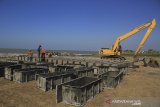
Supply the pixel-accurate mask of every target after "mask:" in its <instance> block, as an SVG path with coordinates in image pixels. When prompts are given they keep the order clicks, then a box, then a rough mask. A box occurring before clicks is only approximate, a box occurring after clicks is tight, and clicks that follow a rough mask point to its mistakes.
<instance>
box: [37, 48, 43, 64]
mask: <svg viewBox="0 0 160 107" xmlns="http://www.w3.org/2000/svg"><path fill="white" fill-rule="evenodd" d="M41 49H42V46H41V45H39V47H38V49H37V51H38V61H39V62H40V56H41Z"/></svg>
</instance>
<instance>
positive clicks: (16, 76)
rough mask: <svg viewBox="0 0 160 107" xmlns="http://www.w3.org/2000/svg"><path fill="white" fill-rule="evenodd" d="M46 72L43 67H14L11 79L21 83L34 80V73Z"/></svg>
mask: <svg viewBox="0 0 160 107" xmlns="http://www.w3.org/2000/svg"><path fill="white" fill-rule="evenodd" d="M41 73H43V74H44V73H48V69H44V68H27V69H15V70H14V72H13V81H16V82H19V83H23V82H28V81H32V80H35V75H36V74H41Z"/></svg>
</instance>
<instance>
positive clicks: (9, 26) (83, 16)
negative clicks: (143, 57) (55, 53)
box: [0, 0, 160, 51]
mask: <svg viewBox="0 0 160 107" xmlns="http://www.w3.org/2000/svg"><path fill="white" fill-rule="evenodd" d="M153 18H155V19H156V21H157V25H156V27H155V29H154V30H153V32H152V33H151V35H150V37H149V38H148V40H147V42H146V43H145V46H144V48H143V50H147V49H156V50H160V0H0V48H24V49H36V48H37V47H38V45H39V44H41V45H42V46H43V47H45V48H46V49H53V50H54V49H56V50H57V49H58V50H89V51H90V50H99V49H100V48H102V47H109V48H110V47H111V46H112V45H113V43H114V42H115V40H116V38H117V37H118V36H120V35H122V34H125V33H127V32H129V31H130V30H132V29H133V28H135V27H137V26H139V25H141V24H143V23H147V22H150V21H151V20H152V19H153ZM146 31H147V29H144V30H143V31H141V32H139V33H137V34H135V35H134V36H132V37H131V38H128V39H126V40H124V41H122V42H121V44H122V47H123V49H132V50H135V49H136V47H137V46H138V44H139V42H140V40H141V39H142V37H143V35H144V34H145V32H146Z"/></svg>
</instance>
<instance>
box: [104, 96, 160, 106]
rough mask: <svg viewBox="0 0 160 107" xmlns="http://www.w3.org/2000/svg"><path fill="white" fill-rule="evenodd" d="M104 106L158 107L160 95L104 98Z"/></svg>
mask: <svg viewBox="0 0 160 107" xmlns="http://www.w3.org/2000/svg"><path fill="white" fill-rule="evenodd" d="M104 107H160V97H140V98H127V97H119V98H106V99H105V101H104Z"/></svg>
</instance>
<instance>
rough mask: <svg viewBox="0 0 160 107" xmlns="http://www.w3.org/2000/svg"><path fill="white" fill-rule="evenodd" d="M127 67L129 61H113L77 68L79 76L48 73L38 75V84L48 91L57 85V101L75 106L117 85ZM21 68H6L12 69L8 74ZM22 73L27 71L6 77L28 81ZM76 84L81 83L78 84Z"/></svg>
mask: <svg viewBox="0 0 160 107" xmlns="http://www.w3.org/2000/svg"><path fill="white" fill-rule="evenodd" d="M127 67H128V63H112V64H110V65H106V66H104V65H103V66H102V65H100V66H94V67H92V68H91V69H88V68H85V69H83V70H78V69H77V71H79V72H74V73H77V74H76V75H78V77H74V76H73V75H71V74H73V72H72V73H67V74H61V75H56V76H55V75H54V76H48V77H49V78H48V77H47V76H46V75H47V74H43V75H39V76H38V79H37V80H38V81H37V86H38V87H39V88H42V90H44V91H47V90H48V89H54V88H55V87H56V93H57V94H56V95H57V98H56V99H57V103H58V102H60V101H64V102H66V103H69V104H72V105H75V106H82V105H84V104H85V103H86V102H87V101H88V100H89V99H90V98H93V97H94V96H95V95H96V94H97V93H99V92H101V91H102V87H104V86H107V87H108V86H111V87H115V86H116V85H117V84H118V83H119V82H120V80H121V79H122V77H123V74H124V73H125V72H126V70H127ZM21 68H22V66H21V67H20V65H15V66H10V67H9V68H6V71H10V72H9V73H6V75H8V74H13V71H14V69H21ZM87 69H88V70H87ZM95 69H97V71H98V69H99V73H98V75H96V77H97V78H94V72H95ZM22 73H23V74H25V72H16V73H14V76H12V78H11V76H10V77H9V76H8V77H7V76H6V77H5V78H8V79H13V78H14V77H15V79H14V80H15V81H20V82H23V81H26V80H25V79H24V78H28V77H27V76H25V75H24V76H22V75H23V74H22ZM41 73H42V72H41ZM43 73H44V72H43ZM36 74H38V73H34V74H33V75H30V73H29V75H30V76H31V77H32V76H35V75H36ZM86 76H87V77H86ZM40 78H41V79H40ZM81 78H83V79H81ZM91 78H93V79H91ZM82 80H84V81H83V82H82V83H83V84H81V81H82ZM76 81H78V82H76ZM76 84H79V85H78V86H76ZM68 90H69V93H68Z"/></svg>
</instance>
